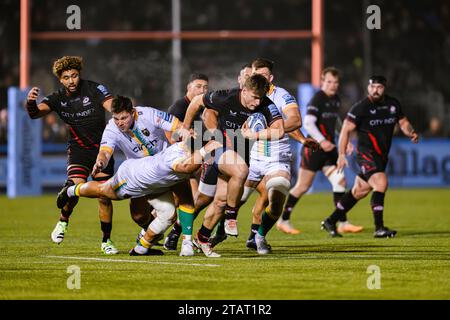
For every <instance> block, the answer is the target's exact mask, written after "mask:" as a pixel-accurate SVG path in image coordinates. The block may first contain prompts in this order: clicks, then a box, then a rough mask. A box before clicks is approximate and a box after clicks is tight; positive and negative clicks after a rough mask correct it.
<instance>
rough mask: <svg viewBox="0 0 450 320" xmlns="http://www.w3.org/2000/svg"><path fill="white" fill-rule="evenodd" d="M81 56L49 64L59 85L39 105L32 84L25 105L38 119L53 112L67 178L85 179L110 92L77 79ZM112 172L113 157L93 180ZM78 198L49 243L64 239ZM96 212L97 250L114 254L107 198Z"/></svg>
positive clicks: (64, 213) (65, 210) (63, 211)
mask: <svg viewBox="0 0 450 320" xmlns="http://www.w3.org/2000/svg"><path fill="white" fill-rule="evenodd" d="M81 70H82V58H81V57H76V56H64V57H62V58H60V59H58V60H56V61H55V62H54V63H53V73H54V75H55V76H56V77H57V78H58V80H59V82H60V83H61V84H62V87H61V88H60V89H59V90H58V91H56V92H53V93H52V94H50V95H48V96H47V97H45V98H44V99H43V100H42V101H41V102H40V103H39V104H38V103H37V102H36V99H37V97H38V95H39V88H38V87H33V88H32V89H31V90H30V91H29V92H28V96H27V102H26V108H27V111H28V114H29V116H30V117H31V118H32V119H37V118H41V117H43V116H45V115H47V114H48V113H50V112H52V111H54V112H56V113H57V114H58V116H59V117H60V118H61V120H62V121H64V122H65V123H66V124H67V126H68V128H69V141H68V144H67V180H66V182H65V184H64V185H65V186H67V184H68V183H69V181H73V182H75V183H80V182H85V181H86V180H87V179H88V177H89V174H90V171H91V169H92V167H93V166H94V164H95V161H96V158H97V154H98V151H99V147H100V141H101V137H102V133H103V130H104V128H105V126H106V118H105V110H107V111H111V102H112V95H111V93H109V91H108V89H106V87H105V86H104V85H102V84H99V83H96V82H93V81H90V80H85V79H81ZM113 173H114V159H113V158H111V160H110V161H109V163H108V166H106V167H105V168H104V169H103V171H102V172H99V173H97V174H96V175H95V176H93V179H94V180H95V181H106V180H108V179H109V178H110V177H111V176H112V175H113ZM77 201H78V199H76V198H74V199H71V201H69V202H68V203H67V204H66V205H65V206H64V207H63V208H61V211H60V217H59V221H58V223H57V224H56V226H55V228H54V230H53V231H52V233H51V239H52V241H53V242H55V243H57V244H60V243H61V242H62V241H63V240H64V235H65V233H66V231H67V228H68V224H69V218H70V215H71V214H72V211H73V209H74V207H75V206H76V204H77ZM98 212H99V218H100V225H101V230H102V233H103V237H102V244H101V250H102V252H103V253H105V254H116V253H117V252H118V250H117V248H116V246H115V245H114V243H113V242H112V240H111V230H112V214H113V207H112V203H111V201H110V200H109V199H99V200H98Z"/></svg>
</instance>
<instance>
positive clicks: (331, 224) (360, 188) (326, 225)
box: [322, 176, 372, 237]
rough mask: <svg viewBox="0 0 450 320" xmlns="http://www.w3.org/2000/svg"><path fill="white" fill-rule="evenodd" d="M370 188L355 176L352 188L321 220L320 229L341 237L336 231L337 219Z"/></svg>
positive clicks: (364, 195)
mask: <svg viewBox="0 0 450 320" xmlns="http://www.w3.org/2000/svg"><path fill="white" fill-rule="evenodd" d="M371 190H372V187H371V186H370V185H369V184H368V183H367V182H366V181H364V180H363V179H361V178H360V177H359V176H356V178H355V182H354V184H353V188H352V190H351V191H347V192H346V193H345V194H344V196H342V198H341V200H339V201H338V204H337V205H336V208H335V210H334V211H333V213H332V214H331V215H330V216H329V217H328V218H326V219H325V220H324V221H322V229H323V230H325V231H327V232H328V233H329V234H330V236H331V237H342V235H341V234H340V233H339V232H338V231H337V228H336V223H337V222H338V221H339V219H342V217H344V216H345V214H346V213H347V212H348V211H350V210H351V209H352V208H353V207H354V206H355V204H356V203H357V202H358V201H359V200H361V199H362V198H364V197H366V196H367V195H368V194H369V192H370V191H371Z"/></svg>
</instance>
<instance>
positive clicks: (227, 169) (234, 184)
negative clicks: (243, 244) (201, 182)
mask: <svg viewBox="0 0 450 320" xmlns="http://www.w3.org/2000/svg"><path fill="white" fill-rule="evenodd" d="M219 171H220V172H221V173H222V174H224V175H225V176H227V177H229V179H228V187H227V195H226V197H227V200H226V201H227V203H226V208H225V217H226V220H225V232H226V234H228V235H230V236H235V237H237V235H238V228H237V213H238V210H239V205H240V202H241V197H242V193H243V192H244V184H245V181H246V179H247V176H248V166H247V164H246V163H245V161H244V159H242V158H241V157H240V156H239V155H238V154H237V153H236V152H234V151H231V150H228V151H226V152H224V153H223V155H222V156H221V157H220V159H219Z"/></svg>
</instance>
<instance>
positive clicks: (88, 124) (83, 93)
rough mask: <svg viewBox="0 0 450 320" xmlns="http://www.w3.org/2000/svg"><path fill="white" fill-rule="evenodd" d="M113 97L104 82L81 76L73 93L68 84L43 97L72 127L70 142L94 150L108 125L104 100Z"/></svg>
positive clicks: (70, 129) (72, 144)
mask: <svg viewBox="0 0 450 320" xmlns="http://www.w3.org/2000/svg"><path fill="white" fill-rule="evenodd" d="M108 99H112V95H111V94H110V93H109V92H108V90H107V89H106V88H105V86H103V85H101V84H99V83H96V82H93V81H89V80H82V79H80V83H79V85H78V89H77V91H76V92H74V93H73V94H71V95H68V94H67V93H66V89H65V88H61V89H59V90H58V91H56V92H54V93H52V94H50V95H49V96H47V97H45V98H44V99H43V100H42V103H45V104H46V105H48V106H49V107H50V109H51V110H52V111H55V112H56V113H57V114H58V115H59V117H60V118H61V120H63V121H64V122H65V123H66V124H67V125H68V127H69V142H68V144H69V146H78V147H81V148H83V149H89V150H95V149H98V148H99V145H100V141H101V139H102V134H103V130H104V129H105V126H106V118H105V109H104V108H103V102H104V101H106V100H108Z"/></svg>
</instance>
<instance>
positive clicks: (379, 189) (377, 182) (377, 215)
mask: <svg viewBox="0 0 450 320" xmlns="http://www.w3.org/2000/svg"><path fill="white" fill-rule="evenodd" d="M368 184H369V185H370V187H371V188H372V191H373V192H372V198H371V199H370V206H371V207H372V213H373V219H374V223H375V233H374V237H375V238H390V237H395V235H396V234H397V231H395V230H390V229H389V228H387V227H385V226H384V221H383V211H384V196H385V193H386V191H387V189H388V179H387V176H386V174H385V173H384V172H377V173H374V174H373V175H372V176H371V177H370V178H369V181H368Z"/></svg>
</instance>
